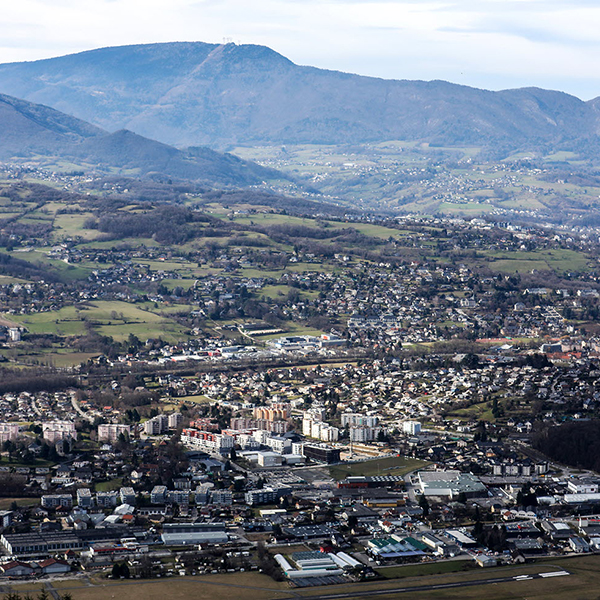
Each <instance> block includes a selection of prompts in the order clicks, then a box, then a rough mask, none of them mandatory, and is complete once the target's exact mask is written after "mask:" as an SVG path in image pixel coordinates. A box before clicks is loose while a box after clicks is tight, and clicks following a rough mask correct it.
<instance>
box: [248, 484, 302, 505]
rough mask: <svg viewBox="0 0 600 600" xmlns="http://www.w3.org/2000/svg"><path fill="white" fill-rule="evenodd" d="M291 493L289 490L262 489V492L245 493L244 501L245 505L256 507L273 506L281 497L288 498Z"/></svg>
mask: <svg viewBox="0 0 600 600" xmlns="http://www.w3.org/2000/svg"><path fill="white" fill-rule="evenodd" d="M291 493H292V490H291V488H288V487H279V488H263V489H262V490H250V491H248V492H246V494H245V496H244V499H245V501H246V504H249V505H250V506H256V505H257V504H273V503H275V502H278V501H279V498H281V497H283V496H289V495H290V494H291Z"/></svg>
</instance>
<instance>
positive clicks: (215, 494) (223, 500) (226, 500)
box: [210, 490, 233, 506]
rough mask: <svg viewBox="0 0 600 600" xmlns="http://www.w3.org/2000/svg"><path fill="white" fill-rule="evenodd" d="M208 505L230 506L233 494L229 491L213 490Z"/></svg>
mask: <svg viewBox="0 0 600 600" xmlns="http://www.w3.org/2000/svg"><path fill="white" fill-rule="evenodd" d="M210 503H211V504H221V505H226V506H231V505H232V504H233V494H232V493H231V491H229V490H213V491H212V493H211V494H210Z"/></svg>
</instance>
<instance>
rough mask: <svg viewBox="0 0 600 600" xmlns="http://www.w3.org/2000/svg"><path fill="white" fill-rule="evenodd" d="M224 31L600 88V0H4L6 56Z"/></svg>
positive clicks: (421, 68)
mask: <svg viewBox="0 0 600 600" xmlns="http://www.w3.org/2000/svg"><path fill="white" fill-rule="evenodd" d="M224 38H230V39H231V40H232V41H234V42H236V43H244V44H264V45H266V46H269V47H271V48H273V49H274V50H277V51H278V52H280V53H281V54H284V55H285V56H287V57H288V58H290V59H291V60H293V61H294V62H296V63H299V64H306V65H314V66H318V67H324V68H328V69H337V70H341V71H349V72H353V73H360V74H362V75H374V76H377V77H385V78H392V79H427V80H429V79H445V80H448V81H452V82H454V83H461V84H465V85H470V86H475V87H483V88H487V89H503V88H510V87H521V86H527V85H536V86H540V87H545V88H551V89H557V90H563V91H566V92H569V93H571V94H574V95H576V96H579V97H580V98H583V99H586V100H587V99H589V98H593V97H595V96H599V95H600V69H599V68H598V65H600V0H455V1H451V0H449V1H444V0H441V1H432V2H429V1H427V0H425V1H418V0H412V1H408V0H407V1H404V0H393V1H385V0H383V1H379V0H378V1H371V0H325V1H321V0H18V1H17V0H12V1H10V0H8V1H7V0H5V1H4V2H3V3H2V17H1V19H0V62H12V61H21V60H35V59H38V58H46V57H51V56H59V55H62V54H69V53H73V52H78V51H81V50H88V49H92V48H97V47H101V46H116V45H123V44H137V43H149V42H166V41H195V40H197V41H205V42H217V43H220V42H222V41H223V39H224Z"/></svg>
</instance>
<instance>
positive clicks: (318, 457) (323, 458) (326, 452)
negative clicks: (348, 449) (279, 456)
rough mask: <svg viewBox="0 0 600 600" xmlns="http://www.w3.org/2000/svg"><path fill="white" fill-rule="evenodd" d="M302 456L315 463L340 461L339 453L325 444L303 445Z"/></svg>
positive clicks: (336, 449)
mask: <svg viewBox="0 0 600 600" xmlns="http://www.w3.org/2000/svg"><path fill="white" fill-rule="evenodd" d="M302 454H303V455H304V456H306V458H310V459H311V460H314V461H316V462H322V463H327V464H331V463H335V462H339V461H340V451H339V449H338V448H332V447H331V446H327V445H325V444H318V445H317V444H304V446H303V447H302Z"/></svg>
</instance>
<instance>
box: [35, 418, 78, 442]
mask: <svg viewBox="0 0 600 600" xmlns="http://www.w3.org/2000/svg"><path fill="white" fill-rule="evenodd" d="M42 431H43V437H44V439H45V440H46V441H47V442H50V443H51V444H55V443H56V442H60V441H62V440H67V441H69V440H76V439H77V431H76V430H75V423H71V421H50V422H48V423H42Z"/></svg>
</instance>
